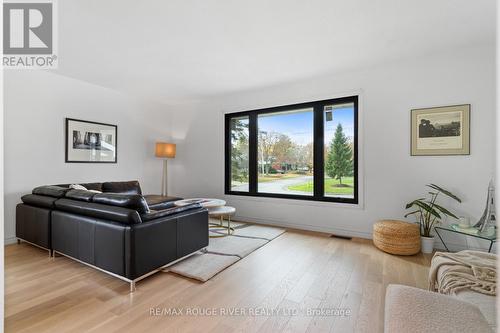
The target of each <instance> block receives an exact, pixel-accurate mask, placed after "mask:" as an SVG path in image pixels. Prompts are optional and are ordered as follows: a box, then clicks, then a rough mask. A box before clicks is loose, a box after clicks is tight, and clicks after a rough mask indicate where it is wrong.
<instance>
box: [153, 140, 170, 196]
mask: <svg viewBox="0 0 500 333" xmlns="http://www.w3.org/2000/svg"><path fill="white" fill-rule="evenodd" d="M155 155H156V157H158V158H162V159H163V176H162V178H161V195H163V196H167V161H168V159H169V158H174V157H175V143H166V142H157V143H156V150H155Z"/></svg>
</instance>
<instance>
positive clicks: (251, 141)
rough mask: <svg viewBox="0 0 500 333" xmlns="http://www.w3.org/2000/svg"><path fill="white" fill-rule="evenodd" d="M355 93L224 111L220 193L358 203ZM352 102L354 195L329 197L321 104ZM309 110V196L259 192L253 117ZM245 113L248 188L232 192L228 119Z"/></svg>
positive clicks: (256, 144)
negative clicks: (338, 96)
mask: <svg viewBox="0 0 500 333" xmlns="http://www.w3.org/2000/svg"><path fill="white" fill-rule="evenodd" d="M358 100H359V98H358V96H357V95H353V96H347V97H340V98H333V99H326V100H320V101H313V102H306V103H298V104H290V105H282V106H276V107H270V108H264V109H256V110H249V111H242V112H233V113H226V114H225V116H224V158H225V161H224V166H225V172H224V193H225V194H226V195H241V196H250V197H262V198H280V199H293V200H308V201H325V202H338V203H346V204H358V203H359V179H358V176H359V170H358V130H359V117H358V112H359V111H358ZM347 103H353V105H354V152H353V164H354V174H353V176H354V198H342V197H330V196H325V195H324V175H325V170H324V153H323V152H324V146H325V142H324V107H325V106H326V105H332V104H334V105H335V104H347ZM306 108H312V109H313V119H314V120H313V122H314V124H313V152H314V153H313V155H314V156H313V170H314V173H313V186H314V192H313V195H299V194H282V193H263V192H258V188H257V186H258V170H257V163H258V162H257V149H258V143H257V138H258V128H257V121H258V120H257V118H258V115H259V114H266V113H275V112H284V111H291V110H297V109H306ZM247 116H248V123H249V125H248V130H249V131H248V133H249V138H248V149H249V157H248V159H249V161H248V163H249V165H248V172H249V184H248V185H249V190H248V192H244V191H233V190H231V119H232V118H239V117H247Z"/></svg>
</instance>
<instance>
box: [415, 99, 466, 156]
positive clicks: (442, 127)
mask: <svg viewBox="0 0 500 333" xmlns="http://www.w3.org/2000/svg"><path fill="white" fill-rule="evenodd" d="M469 131H470V104H462V105H452V106H443V107H435V108H426V109H414V110H411V155H412V156H417V155H469V154H470V142H469V138H470V133H469Z"/></svg>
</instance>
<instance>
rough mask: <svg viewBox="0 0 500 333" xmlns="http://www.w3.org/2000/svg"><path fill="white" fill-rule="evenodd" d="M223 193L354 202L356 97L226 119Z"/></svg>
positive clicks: (259, 111)
mask: <svg viewBox="0 0 500 333" xmlns="http://www.w3.org/2000/svg"><path fill="white" fill-rule="evenodd" d="M225 117H226V118H225V158H226V173H225V174H226V176H225V178H226V179H225V192H226V194H236V195H250V196H258V197H278V198H291V199H304V200H318V201H333V202H345V203H353V204H356V203H358V180H357V175H358V147H357V146H358V97H357V96H350V97H343V98H337V99H331V100H325V101H315V102H310V103H301V104H295V105H286V106H279V107H274V108H268V109H261V110H252V111H245V112H237V113H229V114H226V116H225Z"/></svg>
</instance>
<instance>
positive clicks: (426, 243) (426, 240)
mask: <svg viewBox="0 0 500 333" xmlns="http://www.w3.org/2000/svg"><path fill="white" fill-rule="evenodd" d="M420 241H421V242H422V253H432V250H434V237H424V236H420Z"/></svg>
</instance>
